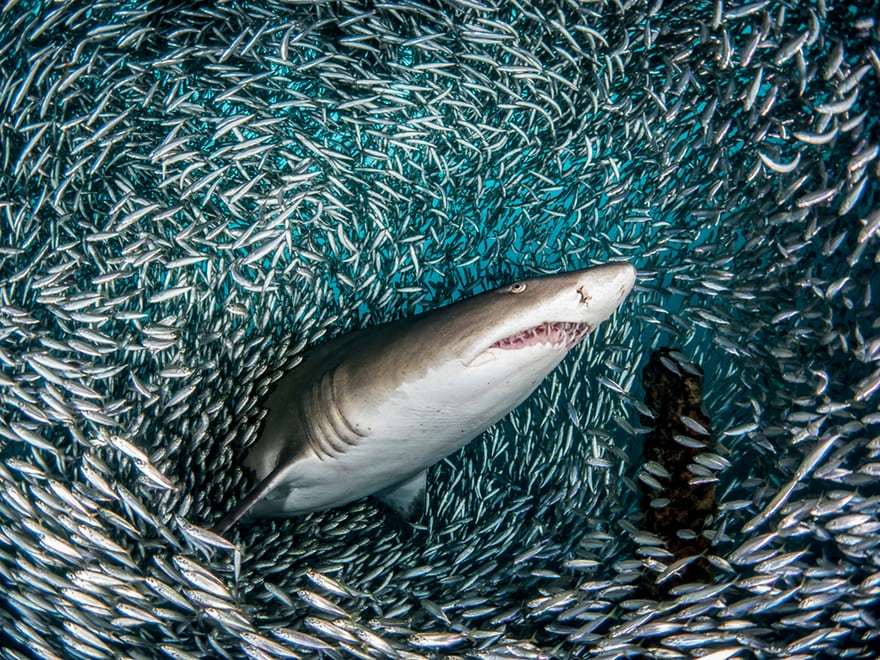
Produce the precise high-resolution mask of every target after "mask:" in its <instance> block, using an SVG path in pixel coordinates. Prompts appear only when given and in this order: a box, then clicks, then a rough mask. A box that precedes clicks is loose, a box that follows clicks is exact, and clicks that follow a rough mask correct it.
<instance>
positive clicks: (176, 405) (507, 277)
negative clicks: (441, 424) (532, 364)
mask: <svg viewBox="0 0 880 660" xmlns="http://www.w3.org/2000/svg"><path fill="white" fill-rule="evenodd" d="M878 110H880V3H878V2H877V1H876V0H874V1H868V2H855V1H850V2H832V1H831V0H816V1H815V2H803V3H793V2H783V1H781V0H744V1H743V0H739V1H733V0H708V1H698V2H664V1H663V0H648V1H642V0H597V1H592V2H590V1H583V2H579V1H577V0H555V1H554V0H548V1H546V2H537V1H532V0H510V1H509V2H502V1H501V0H496V1H494V2H493V1H490V0H447V1H445V2H427V1H424V2H422V1H420V0H388V1H387V2H359V1H355V0H352V1H338V2H336V1H334V2H305V3H303V2H285V1H283V0H263V1H261V2H245V1H232V0H229V1H226V2H199V3H165V2H160V1H158V0H153V1H145V0H132V1H131V2H125V3H120V2H106V1H97V0H93V1H91V2H71V1H69V0H59V1H58V2H51V3H50V2H40V1H35V0H10V1H8V2H6V3H5V4H4V5H3V7H2V9H0V459H2V462H0V657H3V658H32V657H38V658H135V659H138V658H154V657H157V656H161V657H169V658H198V657H221V658H239V657H253V658H284V657H288V658H295V657H315V656H323V657H329V658H344V657H357V658H418V657H432V656H436V655H438V654H442V655H448V656H459V657H471V658H560V657H575V656H584V655H590V656H591V657H623V656H635V655H639V654H644V655H649V656H657V657H666V658H686V657H691V656H692V655H694V654H698V655H702V656H703V657H707V658H713V659H714V660H718V659H721V658H732V657H776V656H786V657H789V658H811V657H815V656H817V655H822V654H826V655H839V656H842V657H851V658H861V657H872V653H873V649H876V648H877V646H878V644H880V622H878V621H877V613H878V603H880V487H878V484H880V411H878V403H880V315H878V314H877V310H878V309H880V303H878V299H877V298H875V297H874V290H875V289H877V288H878V287H880V279H878V275H877V273H878V272H880V270H878V263H880V111H878ZM614 260H626V261H629V262H630V263H632V264H634V265H635V266H636V267H637V269H638V277H637V283H636V286H635V289H634V290H633V292H632V294H630V298H629V299H628V301H627V302H626V303H625V304H624V305H623V306H622V307H621V309H620V310H619V311H618V312H617V314H616V315H615V316H614V317H613V318H612V319H610V320H609V321H607V322H606V323H604V324H603V325H602V326H600V328H599V329H597V331H596V332H595V333H593V334H591V335H590V336H589V337H588V338H587V339H585V340H584V341H583V342H582V343H581V344H580V345H579V346H578V347H577V348H576V349H575V350H573V351H572V354H571V355H569V356H568V357H567V358H566V359H565V360H564V361H563V363H562V364H561V365H560V367H558V368H557V369H556V370H555V371H554V372H553V373H552V374H551V376H550V377H548V378H547V379H546V380H545V381H544V383H543V384H542V385H541V387H540V388H539V389H538V390H537V391H536V392H535V393H534V394H533V395H532V396H531V397H530V398H529V399H528V400H527V402H526V403H525V404H523V405H522V406H521V407H519V408H517V409H516V410H515V411H514V413H513V414H512V415H511V416H509V417H507V418H505V419H504V420H502V421H501V422H499V423H498V424H496V425H495V426H493V427H492V428H490V429H489V430H488V431H486V432H485V433H484V434H483V435H482V436H481V437H480V438H478V439H476V440H474V441H473V442H472V443H471V444H470V445H468V446H467V447H466V448H465V449H463V450H462V451H460V452H458V453H456V454H453V455H452V456H450V457H449V458H448V459H446V460H444V461H443V462H441V463H440V464H438V465H437V466H435V467H433V468H431V469H430V470H429V473H428V489H427V490H428V493H427V497H428V502H427V511H426V513H425V515H424V516H423V518H421V519H420V520H418V521H417V522H416V523H415V524H412V525H409V524H405V523H402V522H399V521H396V520H394V519H393V518H392V517H390V516H389V515H388V514H387V513H386V512H385V511H383V510H381V509H379V508H377V507H376V506H375V504H374V503H373V502H372V501H370V500H361V501H358V502H355V503H353V504H350V505H347V506H344V507H341V508H337V509H333V510H330V511H325V512H319V513H313V514H309V515H305V516H300V517H294V518H290V519H287V520H280V521H264V522H257V523H254V524H247V525H241V526H238V527H235V528H234V529H232V530H231V531H229V532H227V533H226V534H225V535H218V534H216V533H214V532H213V531H211V530H212V527H213V525H214V523H216V522H217V520H219V518H220V517H221V516H222V513H223V512H224V511H225V510H227V509H228V508H229V507H228V503H229V502H231V501H232V502H234V501H236V500H238V499H239V498H241V497H243V496H244V494H245V493H246V492H247V491H248V489H249V487H250V485H252V484H249V483H248V478H247V477H246V476H245V475H244V474H243V473H242V472H241V470H240V469H239V468H238V467H237V466H238V465H239V464H240V459H241V457H242V455H243V452H244V451H245V448H246V447H247V446H248V444H249V443H250V442H252V441H253V440H254V439H255V436H256V434H257V432H258V430H259V428H260V421H261V419H262V417H263V415H265V411H264V410H263V409H262V407H261V405H260V403H261V401H263V399H264V397H265V394H266V393H267V392H268V391H269V390H270V388H271V386H272V384H273V383H274V382H275V381H276V380H277V379H278V378H280V377H281V375H282V374H283V373H285V372H286V371H287V370H288V369H290V368H295V367H296V365H297V363H298V362H299V361H300V360H301V359H302V356H303V354H304V351H306V350H307V349H308V348H309V347H311V346H314V345H316V344H319V343H320V342H321V341H322V340H326V339H328V338H330V337H334V336H337V335H339V334H342V333H344V332H348V331H351V330H353V329H356V328H361V327H366V326H369V325H374V324H378V323H381V322H384V321H388V320H391V319H395V318H402V317H405V316H410V315H413V314H416V313H418V312H420V311H423V310H426V309H432V308H434V307H437V306H440V305H442V304H446V303H448V302H451V301H453V300H457V299H459V298H462V297H464V296H466V295H470V294H473V293H477V292H479V291H483V290H486V289H489V288H492V287H494V286H498V285H501V284H506V283H510V282H513V281H516V280H517V279H521V278H524V277H533V276H536V275H540V274H548V273H558V272H563V271H568V270H576V269H579V268H586V267H589V266H591V265H594V264H599V263H605V262H608V261H614ZM663 346H675V347H676V349H677V350H675V351H672V352H670V353H669V354H668V356H667V355H664V357H663V358H662V359H663V360H665V361H664V362H663V364H664V366H666V367H667V368H668V369H670V370H673V371H675V370H683V371H688V370H693V369H695V365H699V367H700V369H701V370H702V373H704V374H705V382H704V399H703V403H704V407H705V412H706V418H707V419H709V420H711V424H710V425H709V427H707V426H706V425H705V424H704V423H702V422H700V421H698V420H696V419H693V418H692V417H683V418H682V419H681V430H682V433H679V434H676V435H675V441H676V442H679V443H680V444H682V445H683V446H685V447H687V448H688V449H689V451H693V450H694V449H697V450H699V451H700V453H697V454H696V455H695V458H694V461H693V463H692V464H691V465H690V466H689V470H690V473H691V474H692V483H693V484H694V485H697V484H713V485H714V488H715V490H714V492H715V498H716V501H717V510H716V511H714V512H713V513H712V514H711V515H710V516H708V517H707V519H706V521H705V525H704V527H703V528H702V529H698V530H693V529H681V530H677V531H676V534H677V535H678V537H679V538H682V539H686V538H695V537H696V535H702V536H703V537H705V539H706V540H707V545H708V547H709V550H707V551H706V552H705V553H703V554H702V555H700V556H684V557H681V556H677V555H675V554H674V553H673V552H671V551H670V550H669V549H668V548H667V547H665V546H666V544H665V542H664V541H663V539H661V538H659V537H658V536H656V535H654V534H652V533H650V532H648V531H646V530H645V529H643V527H642V526H641V522H642V519H643V515H644V512H643V511H642V510H641V508H640V500H641V494H642V492H643V491H644V489H648V491H647V492H650V493H651V494H652V499H651V503H650V506H652V507H656V508H662V507H664V506H665V505H666V504H667V503H668V499H664V488H665V484H664V481H666V482H667V483H668V480H669V478H670V475H669V472H668V471H667V470H666V469H665V468H664V466H663V465H661V464H660V463H657V462H650V461H648V462H646V461H644V460H642V458H641V456H640V446H641V442H642V438H643V437H644V436H645V435H646V434H647V433H649V432H650V429H649V428H647V427H646V426H644V425H643V423H642V420H644V419H650V418H651V414H652V411H650V410H648V409H647V408H646V406H645V404H644V403H643V393H642V391H641V385H640V375H641V372H642V368H643V367H644V365H645V362H646V361H647V359H648V357H649V356H650V355H651V353H652V352H653V351H654V350H655V349H657V348H659V347H663ZM697 560H699V561H701V562H708V565H709V566H711V579H707V580H705V581H700V582H681V581H677V580H676V576H678V575H680V574H682V572H683V571H685V570H686V569H687V567H688V566H690V565H692V563H693V562H695V561H697ZM658 585H659V586H660V587H662V588H663V589H664V591H662V595H659V596H658V595H656V594H658V593H661V592H659V591H657V589H656V588H655V587H657V586H658Z"/></svg>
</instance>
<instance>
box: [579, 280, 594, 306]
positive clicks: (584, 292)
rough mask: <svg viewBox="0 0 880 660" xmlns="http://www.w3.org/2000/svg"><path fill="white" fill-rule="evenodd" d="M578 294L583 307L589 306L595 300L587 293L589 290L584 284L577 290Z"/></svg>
mask: <svg viewBox="0 0 880 660" xmlns="http://www.w3.org/2000/svg"><path fill="white" fill-rule="evenodd" d="M577 292H578V295H579V296H580V297H581V304H582V305H589V304H590V301H591V300H592V299H593V296H591V295H590V294H589V293H587V290H586V288H585V287H584V285H583V284H581V285H580V286H579V287H578V288H577Z"/></svg>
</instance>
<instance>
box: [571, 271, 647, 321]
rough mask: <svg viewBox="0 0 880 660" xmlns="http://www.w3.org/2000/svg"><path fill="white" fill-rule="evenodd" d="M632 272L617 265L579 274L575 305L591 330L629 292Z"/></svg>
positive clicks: (631, 284)
mask: <svg viewBox="0 0 880 660" xmlns="http://www.w3.org/2000/svg"><path fill="white" fill-rule="evenodd" d="M635 281H636V269H635V268H633V266H632V265H631V264H628V263H625V262H621V263H613V264H606V265H604V266H597V267H595V268H590V269H589V270H584V271H580V272H579V273H578V277H577V281H576V283H575V293H576V294H577V302H578V305H582V306H583V307H582V311H583V312H584V313H585V318H586V320H587V322H588V323H590V324H591V325H593V326H594V327H595V326H596V325H598V324H599V323H601V322H602V321H604V320H605V319H607V318H608V317H609V316H611V315H612V314H613V313H614V311H615V310H616V309H617V308H618V307H619V306H620V304H621V303H622V302H623V300H624V299H625V298H626V296H627V295H629V292H630V291H632V288H633V286H634V285H635Z"/></svg>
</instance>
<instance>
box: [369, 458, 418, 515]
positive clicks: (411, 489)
mask: <svg viewBox="0 0 880 660" xmlns="http://www.w3.org/2000/svg"><path fill="white" fill-rule="evenodd" d="M427 478H428V471H427V470H422V471H421V472H419V473H418V474H416V475H415V476H414V477H410V478H409V479H407V480H405V481H401V482H400V483H396V484H394V485H393V486H390V487H388V488H386V489H385V490H380V491H379V492H378V493H375V494H374V495H373V497H375V498H376V499H378V500H379V501H381V502H382V503H383V504H385V505H386V506H388V507H390V508H391V509H392V510H393V511H394V512H395V513H397V514H398V515H400V516H401V517H402V518H404V519H405V520H415V519H416V518H418V517H419V516H420V515H421V514H422V513H423V512H424V510H425V497H426V492H427V491H426V490H425V488H426V482H427Z"/></svg>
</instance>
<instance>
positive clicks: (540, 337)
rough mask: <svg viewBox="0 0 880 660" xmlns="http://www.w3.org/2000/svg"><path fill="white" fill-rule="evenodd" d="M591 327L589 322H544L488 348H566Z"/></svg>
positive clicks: (578, 339) (572, 344) (579, 338)
mask: <svg viewBox="0 0 880 660" xmlns="http://www.w3.org/2000/svg"><path fill="white" fill-rule="evenodd" d="M591 329H592V328H591V327H590V324H589V323H569V322H566V321H555V322H553V323H547V322H545V323H542V324H540V325H536V326H534V327H531V328H528V329H526V330H523V331H522V332H518V333H517V334H515V335H512V336H510V337H505V338H504V339H501V340H499V341H496V342H495V343H494V344H492V346H490V348H503V349H507V350H514V349H519V348H525V347H527V346H541V345H544V346H553V347H560V348H562V347H564V348H565V349H566V350H568V349H570V348H571V347H572V346H574V345H575V344H577V343H578V342H579V341H580V340H581V338H583V336H584V335H586V334H587V333H588V332H589V331H590V330H591Z"/></svg>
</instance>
